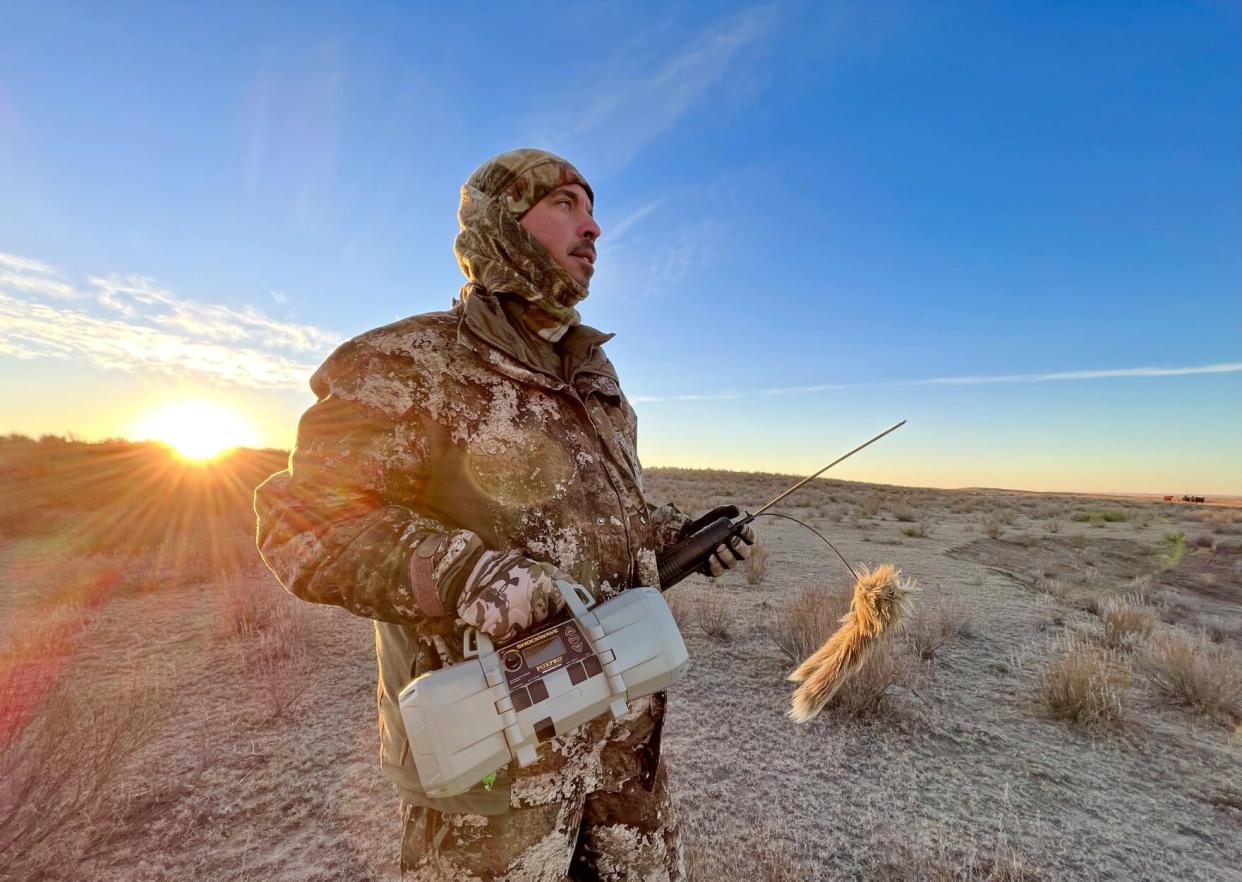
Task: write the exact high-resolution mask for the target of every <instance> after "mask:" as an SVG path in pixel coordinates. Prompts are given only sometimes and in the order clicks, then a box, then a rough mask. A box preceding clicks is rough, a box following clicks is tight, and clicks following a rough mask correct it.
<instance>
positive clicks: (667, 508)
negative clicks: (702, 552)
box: [647, 502, 691, 554]
mask: <svg viewBox="0 0 1242 882" xmlns="http://www.w3.org/2000/svg"><path fill="white" fill-rule="evenodd" d="M647 519H648V520H649V521H650V522H651V535H652V538H653V540H654V544H655V549H656V554H660V553H662V552H663V551H664V550H665V549H667V548H671V547H672V546H674V545H676V544H677V543H678V542H680V541H681V538H682V536H681V530H682V528H683V527H685V526H686V524H688V523H690V521H691V518H690V516H689V515H687V514H683V513H682V512H681V511H680V510H679V509H678V508H677V506H675V505H673V504H672V503H671V502H670V503H666V504H665V505H652V504H651V503H650V502H649V503H647Z"/></svg>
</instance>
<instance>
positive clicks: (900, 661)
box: [824, 640, 915, 719]
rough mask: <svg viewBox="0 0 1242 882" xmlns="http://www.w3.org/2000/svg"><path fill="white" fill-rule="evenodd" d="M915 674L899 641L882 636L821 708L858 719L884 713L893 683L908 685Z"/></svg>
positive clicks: (913, 667)
mask: <svg viewBox="0 0 1242 882" xmlns="http://www.w3.org/2000/svg"><path fill="white" fill-rule="evenodd" d="M914 677H915V666H914V663H913V659H911V657H910V655H909V654H908V653H906V652H905V651H903V649H902V646H901V644H899V643H894V642H893V641H891V640H882V641H881V642H880V643H878V644H877V645H876V646H875V647H874V648H872V650H871V651H870V653H868V655H867V658H866V659H865V660H864V661H863V663H862V666H861V667H859V669H858V670H857V671H855V672H854V674H853V675H852V676H851V677H850V678H849V679H848V680H846V681H845V682H844V683H843V684H842V685H841V687H840V688H839V689H838V690H837V692H836V694H835V695H833V697H832V698H831V699H829V700H828V703H827V704H825V705H824V708H825V709H826V710H828V711H830V712H833V713H835V714H837V715H840V716H846V717H855V718H858V719H867V718H872V717H879V716H883V715H884V713H885V711H887V710H888V699H889V696H890V695H891V692H892V689H893V687H895V686H905V685H909V684H910V683H912V682H913V681H914Z"/></svg>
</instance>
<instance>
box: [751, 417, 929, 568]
mask: <svg viewBox="0 0 1242 882" xmlns="http://www.w3.org/2000/svg"><path fill="white" fill-rule="evenodd" d="M905 424H906V421H905V420H902V421H901V422H899V423H898V424H897V425H895V426H890V427H889V428H887V429H885V430H884V431H883V432H881V433H880V434H878V435H876V436H875V437H874V438H872V439H871V440H870V441H864V442H863V443H862V444H859V445H858V446H857V447H855V448H854V449H853V450H851V451H850V452H849V453H847V454H845V455H844V456H839V457H837V458H836V459H834V460H833V461H832V462H830V463H828V465H826V466H824V467H823V468H822V469H820V470H819V471H818V472H816V473H815V474H813V475H811V476H809V477H806V478H803V479H802V480H801V481H799V482H798V483H797V484H794V485H793V486H792V487H790V488H789V489H788V490H786V491H785V492H784V493H782V494H781V495H780V496H778V497H776V498H775V499H773V500H772V501H771V502H768V503H766V504H764V505H762V506H760V507H759V508H758V509H756V510H755V513H754V514H752V515H750V516H751V517H752V518H753V517H758V516H759V515H761V514H763V512H765V511H767V510H768V509H769V508H771V507H772V506H774V505H776V503H778V502H780V501H781V500H782V499H784V498H785V497H786V496H788V495H789V494H790V493H793V492H794V491H795V490H797V489H798V488H799V487H801V486H802V485H803V484H805V483H806V482H807V481H810V480H811V479H812V478H818V477H819V476H820V475H822V474H823V473H824V472H826V471H828V470H829V469H830V468H832V467H833V466H834V465H836V464H837V463H839V462H841V461H842V460H846V459H849V458H850V457H851V456H853V455H854V454H855V453H857V452H858V451H860V450H862V449H863V448H864V447H866V446H867V445H869V444H874V443H875V442H877V441H879V440H880V439H881V438H883V437H884V436H885V435H887V434H888V433H889V432H896V431H897V430H898V429H900V428H901V427H902V426H904V425H905ZM824 541H825V542H827V541H828V540H826V539H825V540H824ZM833 550H834V551H835V550H836V549H835V548H834V549H833ZM842 560H844V558H842ZM846 566H849V564H846ZM850 572H853V570H850Z"/></svg>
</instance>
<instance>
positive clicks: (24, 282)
mask: <svg viewBox="0 0 1242 882" xmlns="http://www.w3.org/2000/svg"><path fill="white" fill-rule="evenodd" d="M0 288H9V289H13V288H16V289H17V290H19V291H25V292H27V293H30V294H45V295H47V296H48V297H55V298H57V299H58V300H68V299H70V298H72V297H73V296H74V294H75V292H74V290H73V286H72V285H70V284H69V283H68V282H66V281H65V280H64V279H62V278H60V277H59V274H58V273H57V272H56V270H54V269H53V268H52V267H50V266H48V265H47V264H45V263H41V262H39V261H37V260H33V259H31V258H29V257H18V256H17V255H16V254H5V253H4V252H3V251H0Z"/></svg>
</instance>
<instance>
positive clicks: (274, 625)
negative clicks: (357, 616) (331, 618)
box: [216, 577, 310, 720]
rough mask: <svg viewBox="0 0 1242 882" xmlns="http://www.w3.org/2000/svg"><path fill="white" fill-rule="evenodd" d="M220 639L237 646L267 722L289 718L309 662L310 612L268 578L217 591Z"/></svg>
mask: <svg viewBox="0 0 1242 882" xmlns="http://www.w3.org/2000/svg"><path fill="white" fill-rule="evenodd" d="M217 601H218V602H217V606H216V634H217V636H218V637H219V638H220V639H227V640H231V641H233V644H234V647H235V649H236V652H237V658H238V660H239V662H240V665H241V667H242V669H243V670H244V671H245V672H246V676H247V682H248V683H249V685H250V687H251V689H252V691H253V693H254V694H255V696H256V697H257V699H258V704H259V706H260V708H261V709H262V712H263V716H264V719H266V720H277V719H281V718H283V717H285V716H286V715H287V714H288V713H289V712H290V710H291V709H292V708H293V707H294V705H295V703H296V701H297V699H298V696H299V695H300V694H301V691H302V685H303V682H302V681H303V669H304V667H305V664H306V662H307V660H308V658H309V651H308V639H309V635H310V618H309V615H310V614H309V609H308V606H307V604H306V603H305V602H303V601H301V600H298V599H297V598H295V597H292V596H291V595H289V594H286V593H285V592H284V591H282V590H280V589H279V588H276V587H275V586H273V585H272V584H270V582H269V581H268V580H265V579H245V578H240V577H239V578H235V579H229V580H225V581H224V582H222V583H221V584H220V585H218V586H217Z"/></svg>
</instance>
